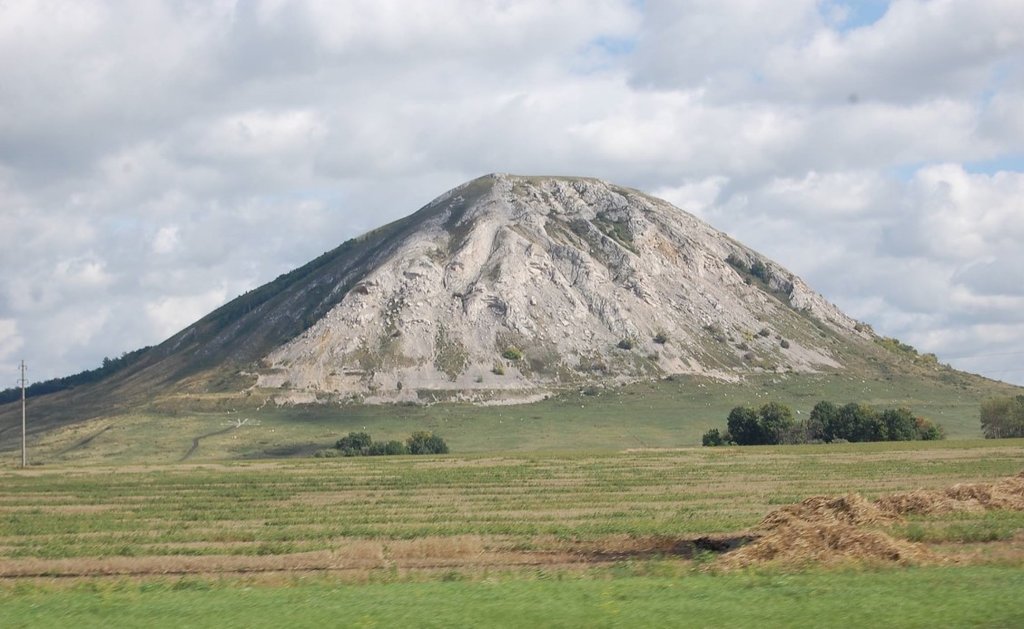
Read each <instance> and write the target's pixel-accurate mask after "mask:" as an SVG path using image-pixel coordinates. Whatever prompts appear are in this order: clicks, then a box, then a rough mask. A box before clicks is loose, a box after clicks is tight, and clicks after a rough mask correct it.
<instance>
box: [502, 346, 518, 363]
mask: <svg viewBox="0 0 1024 629" xmlns="http://www.w3.org/2000/svg"><path fill="white" fill-rule="evenodd" d="M501 357H502V358H504V359H506V360H522V358H523V352H522V350H520V349H519V348H518V347H506V348H505V351H503V352H502V353H501Z"/></svg>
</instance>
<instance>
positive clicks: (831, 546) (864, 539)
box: [718, 519, 929, 568]
mask: <svg viewBox="0 0 1024 629" xmlns="http://www.w3.org/2000/svg"><path fill="white" fill-rule="evenodd" d="M928 556H929V554H928V551H927V550H925V549H924V548H923V547H922V546H920V545H918V544H913V543H911V542H906V541H903V540H898V539H895V538H893V537H891V536H889V535H886V534H885V533H883V532H882V531H877V530H873V529H865V528H862V527H860V526H856V525H853V524H847V523H845V522H841V521H832V522H810V521H807V520H798V519H794V520H791V521H789V522H788V523H787V524H785V525H783V526H779V527H777V528H775V529H773V530H771V531H770V532H767V533H765V534H764V535H762V536H761V537H759V538H758V539H757V540H756V541H754V542H753V543H751V544H748V545H746V546H744V547H742V548H740V549H739V550H737V551H735V552H733V553H729V554H728V555H723V556H722V559H721V560H720V562H719V564H718V565H719V566H721V567H724V568H742V567H745V566H750V565H753V564H759V563H764V562H769V561H770V562H777V563H782V564H787V565H793V564H807V563H825V564H830V563H843V562H849V561H856V562H863V563H893V562H894V563H898V564H904V565H912V564H917V563H920V562H921V561H922V560H924V559H927V558H928Z"/></svg>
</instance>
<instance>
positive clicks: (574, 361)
mask: <svg viewBox="0 0 1024 629" xmlns="http://www.w3.org/2000/svg"><path fill="white" fill-rule="evenodd" d="M315 282H316V278H315V277H311V278H310V280H309V281H307V284H309V285H311V286H313V285H315ZM329 294H330V295H332V296H335V297H336V298H337V299H336V303H333V304H332V305H331V307H330V308H329V309H326V308H322V310H323V312H322V315H321V316H318V317H317V318H316V320H315V321H314V322H313V323H312V325H311V326H310V327H308V328H307V329H305V331H303V332H302V333H301V334H298V335H297V336H295V337H294V338H292V339H290V340H288V341H287V342H286V343H283V344H281V345H280V346H278V347H274V348H273V349H271V350H270V351H268V352H267V353H266V354H265V355H264V356H261V357H260V361H259V366H258V368H254V369H252V370H251V371H250V373H251V374H252V375H254V376H256V377H257V383H256V386H257V387H259V388H263V389H273V390H275V391H276V394H275V397H276V398H277V399H279V400H288V401H293V402H310V401H314V400H321V401H323V400H337V399H345V398H348V399H355V400H360V401H365V402H381V401H397V400H428V401H429V400H433V399H442V398H450V397H451V392H458V393H457V395H458V396H459V397H462V398H468V399H474V400H480V401H483V400H488V399H501V398H518V397H523V396H527V397H528V396H531V395H533V396H536V395H542V394H544V393H545V392H546V391H549V390H552V389H557V388H559V387H562V386H565V385H568V384H577V383H580V382H590V381H628V380H636V379H640V378H647V377H652V376H663V375H665V374H673V373H696V374H706V375H711V376H715V377H718V378H723V379H730V378H736V377H738V376H739V375H741V374H743V373H746V372H749V371H751V370H770V371H783V372H784V371H813V370H818V369H822V368H829V369H834V368H839V367H841V366H842V364H843V357H842V355H841V353H839V352H837V351H836V341H835V338H836V336H839V337H842V338H847V339H849V340H850V341H852V342H857V341H864V340H868V339H869V334H868V333H867V332H865V331H862V329H863V328H862V326H859V325H858V324H857V322H855V321H854V320H852V319H851V318H849V317H847V316H846V315H844V314H843V313H842V312H840V311H839V310H838V309H837V308H836V307H835V306H833V305H832V304H830V303H829V302H827V301H826V300H825V299H823V298H822V297H821V296H820V295H818V294H816V293H814V292H813V291H812V290H811V289H810V288H809V287H808V286H807V285H806V284H805V283H804V282H803V281H802V280H801V279H800V278H798V277H796V276H794V275H793V274H792V273H790V272H788V271H786V270H785V269H783V268H782V267H780V266H779V265H778V264H776V263H774V262H772V261H771V260H768V259H766V258H765V257H764V256H761V255H760V254H758V253H757V252H755V251H752V250H751V249H749V248H747V247H744V246H743V245H741V244H739V243H737V242H735V241H733V240H732V239H730V238H728V237H727V236H726V235H725V234H723V233H721V232H719V231H716V230H715V229H713V228H712V227H710V226H709V225H707V224H706V223H704V222H702V221H700V220H698V219H697V218H696V217H694V216H692V215H690V214H688V213H686V212H683V211H682V210H680V209H678V208H676V207H673V206H672V205H670V204H669V203H666V202H665V201H662V200H659V199H656V198H653V197H651V196H648V195H646V194H643V193H641V192H638V191H636V190H632V189H629V188H623V187H620V186H615V185H612V184H609V183H606V182H603V181H599V180H595V179H582V178H558V177H519V176H512V175H502V174H495V175H488V176H485V177H481V178H479V179H475V180H473V181H470V182H468V183H466V184H464V185H462V186H459V187H458V188H455V189H454V190H451V191H449V192H447V193H445V194H443V195H442V196H440V197H438V198H437V199H435V200H434V201H432V202H431V203H430V204H428V205H427V206H426V207H424V208H423V209H421V210H420V211H419V212H417V213H416V214H414V215H412V216H411V217H409V219H407V222H406V224H405V225H404V229H401V230H400V231H398V233H395V234H394V235H392V236H390V237H388V238H386V239H384V240H383V241H382V242H381V243H380V244H379V245H377V246H376V247H375V252H374V255H373V256H372V257H371V258H369V259H368V260H366V261H365V263H364V264H362V265H361V266H359V267H358V268H355V269H353V272H351V273H350V274H349V275H348V276H347V278H346V281H342V282H335V284H334V286H333V287H332V288H331V291H330V293H329ZM308 310H309V304H308V300H307V294H306V291H305V290H299V291H295V292H294V295H293V297H292V298H290V299H286V300H283V301H282V302H281V303H280V304H277V305H276V307H275V308H274V310H272V311H269V312H266V313H264V314H263V315H262V316H263V317H266V318H270V319H271V320H273V319H276V318H278V317H291V318H294V317H295V313H299V312H301V313H302V314H303V316H306V312H307V311H308ZM823 329H824V330H826V331H827V332H828V333H827V334H825V333H823Z"/></svg>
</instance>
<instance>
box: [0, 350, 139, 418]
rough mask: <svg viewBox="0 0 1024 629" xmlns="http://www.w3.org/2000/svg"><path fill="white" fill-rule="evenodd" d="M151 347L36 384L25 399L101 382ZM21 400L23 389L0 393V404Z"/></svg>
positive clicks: (7, 390) (27, 390)
mask: <svg viewBox="0 0 1024 629" xmlns="http://www.w3.org/2000/svg"><path fill="white" fill-rule="evenodd" d="M148 349H149V347H143V348H142V349H137V350H135V351H132V352H125V353H123V354H121V356H120V357H119V358H104V359H103V364H102V365H101V366H99V367H97V368H95V369H87V370H85V371H80V372H78V373H76V374H72V375H70V376H62V377H60V378H52V379H50V380H45V381H43V382H36V383H33V384H31V385H29V386H28V387H26V388H25V397H36V396H38V395H46V394H48V393H56V392H57V391H64V390H66V389H73V388H75V387H77V386H79V385H83V384H91V383H93V382H99V381H100V380H102V379H103V378H106V377H107V376H109V375H110V374H112V373H115V372H118V371H121V370H122V369H125V368H127V367H130V366H131V365H133V364H135V363H136V362H138V360H139V358H141V357H142V355H143V354H144V353H146V350H148ZM20 399H21V388H20V387H15V388H10V389H4V390H3V391H0V404H7V403H9V402H16V401H17V400H20Z"/></svg>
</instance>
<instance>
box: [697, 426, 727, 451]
mask: <svg viewBox="0 0 1024 629" xmlns="http://www.w3.org/2000/svg"><path fill="white" fill-rule="evenodd" d="M725 434H726V435H728V434H729V433H725ZM700 443H701V445H702V446H705V447H711V446H722V445H725V444H726V443H728V439H727V438H726V437H723V436H722V433H720V432H718V429H717V428H712V429H711V430H709V431H707V432H706V433H704V435H703V436H702V437H701V438H700Z"/></svg>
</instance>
